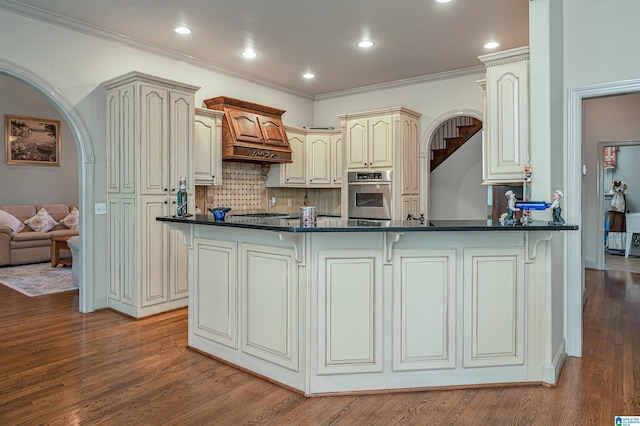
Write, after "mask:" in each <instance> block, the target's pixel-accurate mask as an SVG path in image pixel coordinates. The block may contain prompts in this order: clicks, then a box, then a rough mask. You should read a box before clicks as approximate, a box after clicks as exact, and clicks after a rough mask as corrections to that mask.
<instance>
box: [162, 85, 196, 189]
mask: <svg viewBox="0 0 640 426" xmlns="http://www.w3.org/2000/svg"><path fill="white" fill-rule="evenodd" d="M191 99H192V96H191V95H185V94H181V93H176V92H171V93H170V95H169V101H170V102H169V104H170V111H169V120H170V123H171V134H170V136H169V146H170V147H171V152H170V158H169V159H168V160H169V163H167V168H168V169H169V170H170V172H171V173H170V175H169V180H170V182H169V187H170V188H171V194H176V193H177V192H178V190H179V184H180V178H181V177H185V178H187V191H188V192H189V193H191V192H192V191H193V184H194V183H193V182H192V181H191V176H193V115H194V111H193V106H192V100H191Z"/></svg>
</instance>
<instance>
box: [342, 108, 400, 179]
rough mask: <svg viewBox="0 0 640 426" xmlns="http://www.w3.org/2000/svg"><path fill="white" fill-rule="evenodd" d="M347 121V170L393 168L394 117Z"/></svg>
mask: <svg viewBox="0 0 640 426" xmlns="http://www.w3.org/2000/svg"><path fill="white" fill-rule="evenodd" d="M339 117H340V118H341V119H342V117H349V118H347V119H346V146H347V149H346V163H347V169H349V170H351V169H367V168H389V167H393V136H392V135H393V133H392V129H393V124H392V117H391V116H390V115H389V114H388V113H387V114H384V115H378V116H375V115H374V116H370V117H362V118H356V117H352V116H351V115H345V116H339Z"/></svg>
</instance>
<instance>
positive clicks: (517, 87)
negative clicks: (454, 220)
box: [478, 47, 529, 184]
mask: <svg viewBox="0 0 640 426" xmlns="http://www.w3.org/2000/svg"><path fill="white" fill-rule="evenodd" d="M478 59H480V60H481V61H482V62H483V63H484V64H485V66H486V67H487V77H486V80H485V82H484V83H483V84H485V85H486V93H485V95H484V96H485V118H484V129H485V130H484V142H483V181H484V183H485V184H505V183H515V182H521V181H522V177H523V173H524V167H525V165H526V163H527V161H528V159H529V48H528V47H523V48H518V49H511V50H506V51H503V52H498V53H492V54H489V55H483V56H479V57H478Z"/></svg>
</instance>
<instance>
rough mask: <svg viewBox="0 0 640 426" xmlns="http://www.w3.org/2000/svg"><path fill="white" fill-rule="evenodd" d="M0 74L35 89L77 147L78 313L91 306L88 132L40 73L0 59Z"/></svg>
mask: <svg viewBox="0 0 640 426" xmlns="http://www.w3.org/2000/svg"><path fill="white" fill-rule="evenodd" d="M0 73H1V74H4V75H7V76H9V77H12V78H14V79H16V80H19V81H21V82H23V83H25V84H27V85H29V86H30V87H32V88H34V89H35V90H37V91H38V92H39V93H40V94H41V95H42V96H43V97H44V98H45V99H47V100H48V101H49V102H50V103H51V104H52V105H53V107H54V108H55V109H56V110H57V111H58V112H59V113H60V115H61V116H62V117H63V118H64V120H65V121H66V123H67V124H68V126H69V128H70V129H71V133H72V135H73V140H74V141H75V143H76V149H77V150H78V186H79V188H78V192H79V199H78V204H79V205H80V209H81V211H82V212H86V213H84V214H83V215H82V220H81V221H80V247H81V248H82V249H81V250H82V256H81V261H80V263H79V268H80V271H79V272H80V277H81V280H80V289H79V293H80V297H79V298H80V302H79V309H80V312H83V313H86V312H92V311H93V310H94V309H95V288H94V280H93V276H94V264H95V263H94V262H95V260H94V259H95V255H94V237H93V232H92V230H93V229H94V217H93V214H91V213H92V212H93V205H94V202H93V186H94V168H95V161H94V160H95V157H94V153H93V152H94V151H93V145H92V143H91V138H90V136H89V131H88V129H87V127H86V125H85V124H84V121H83V120H82V118H81V117H80V115H79V114H78V113H77V111H76V110H75V108H74V107H73V106H72V105H71V104H70V103H69V101H67V99H66V98H65V97H64V96H63V95H62V93H61V92H60V91H59V90H58V89H57V88H55V87H54V86H52V85H51V84H49V83H48V82H47V81H45V80H44V79H42V78H41V77H40V76H38V75H36V74H34V73H33V72H31V71H29V70H27V69H26V68H23V67H21V66H19V65H16V64H13V63H11V62H8V61H5V60H2V59H0Z"/></svg>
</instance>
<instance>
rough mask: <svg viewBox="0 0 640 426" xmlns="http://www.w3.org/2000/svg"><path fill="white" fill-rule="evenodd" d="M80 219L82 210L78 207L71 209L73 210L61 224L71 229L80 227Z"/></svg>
mask: <svg viewBox="0 0 640 426" xmlns="http://www.w3.org/2000/svg"><path fill="white" fill-rule="evenodd" d="M79 219H80V212H79V211H78V209H77V208H75V207H74V208H73V209H71V212H70V213H69V214H68V215H67V216H66V217H65V218H64V219H62V220H61V221H60V223H61V224H63V225H64V226H66V227H67V228H69V229H78V220H79Z"/></svg>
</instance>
